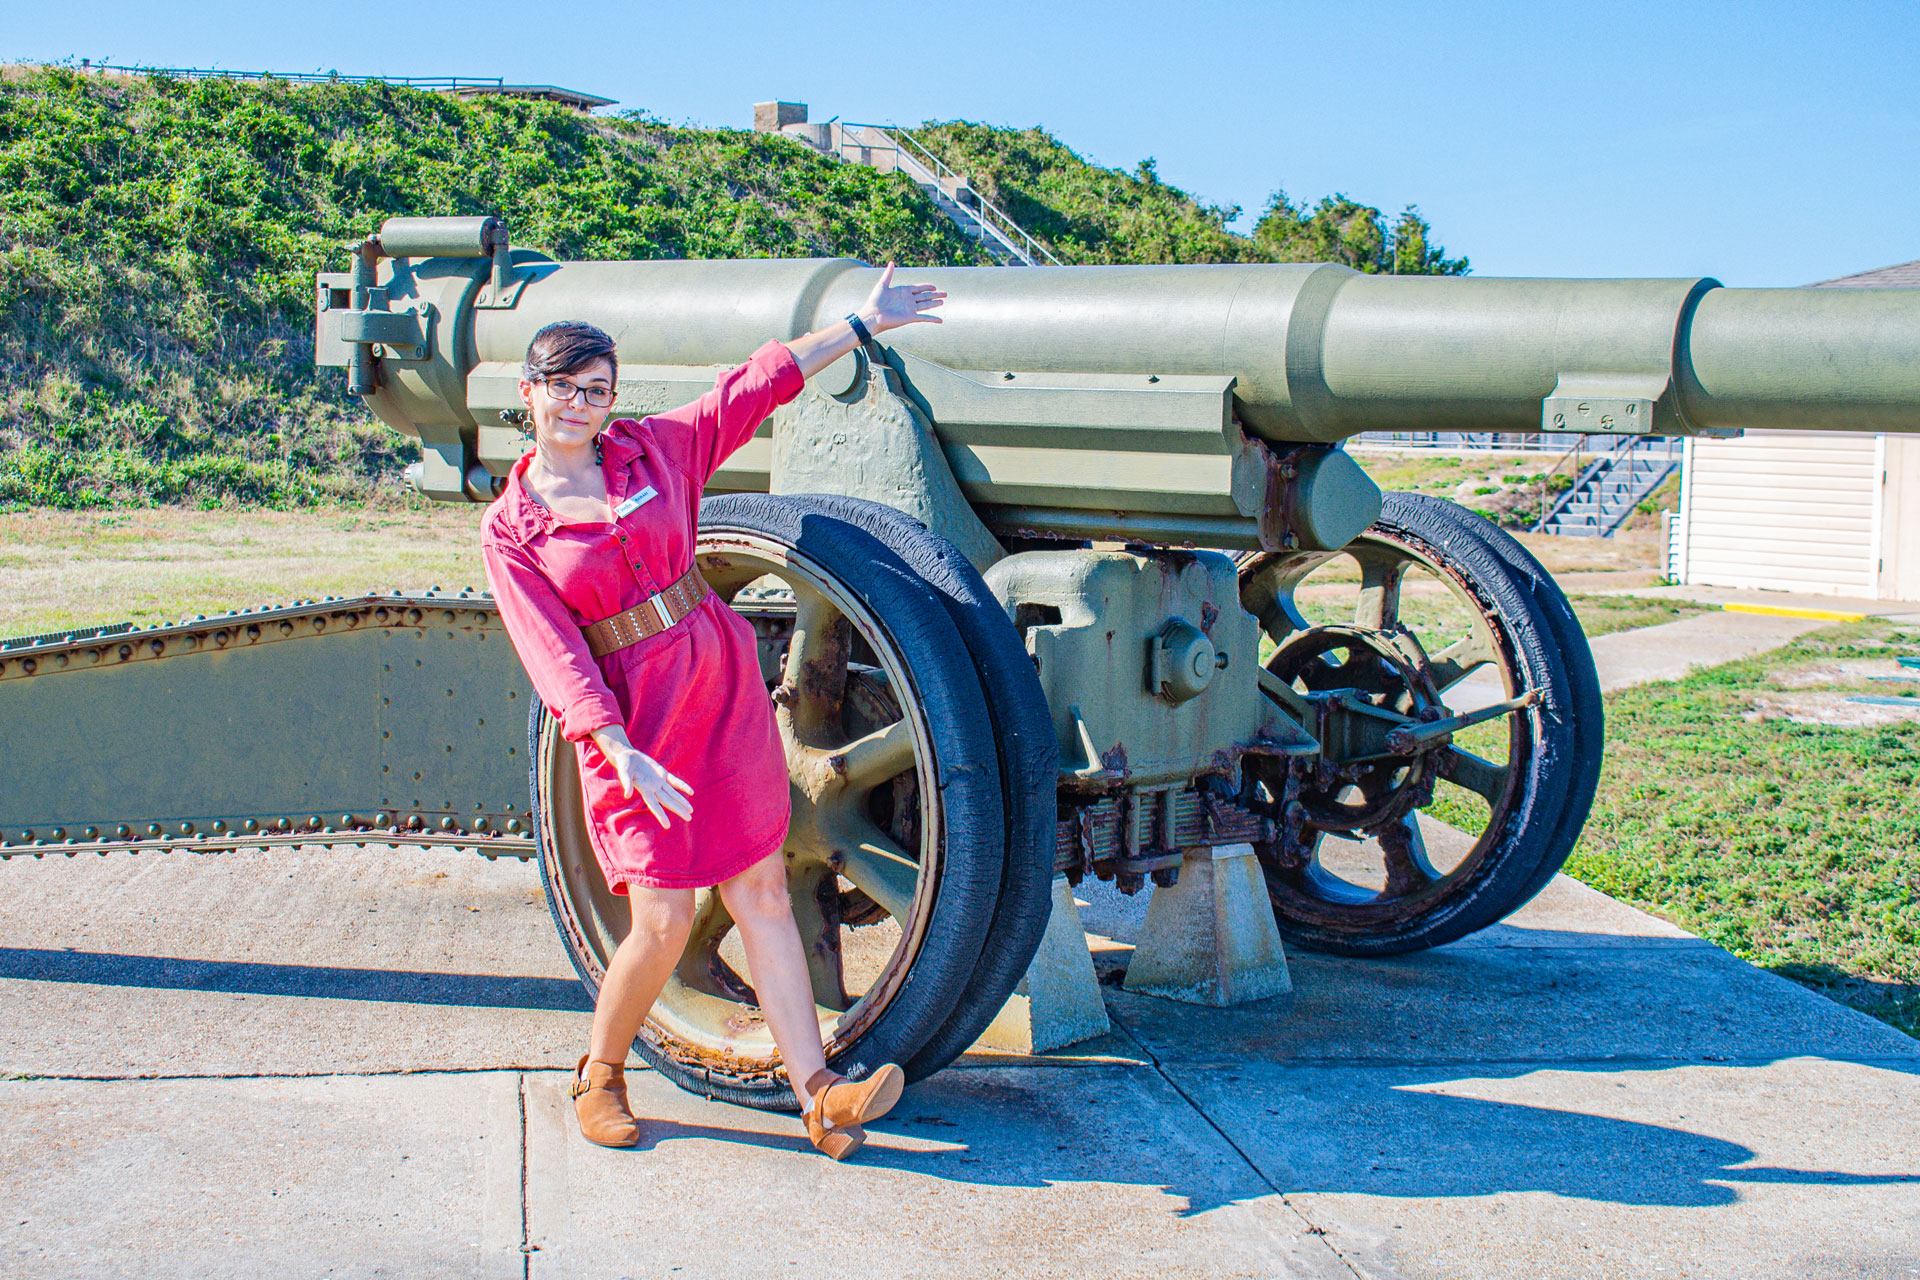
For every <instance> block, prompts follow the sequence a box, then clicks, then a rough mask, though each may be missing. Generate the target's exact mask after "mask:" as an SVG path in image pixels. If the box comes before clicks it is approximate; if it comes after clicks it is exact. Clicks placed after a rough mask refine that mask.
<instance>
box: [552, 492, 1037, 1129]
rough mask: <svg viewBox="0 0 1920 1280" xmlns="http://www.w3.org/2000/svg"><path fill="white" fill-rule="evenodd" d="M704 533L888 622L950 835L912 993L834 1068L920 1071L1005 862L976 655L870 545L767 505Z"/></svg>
mask: <svg viewBox="0 0 1920 1280" xmlns="http://www.w3.org/2000/svg"><path fill="white" fill-rule="evenodd" d="M700 528H701V531H702V532H703V533H704V532H707V531H709V530H732V531H737V532H740V533H745V534H750V535H756V536H759V537H763V538H767V539H769V540H772V541H775V542H777V543H780V544H782V545H785V546H789V547H794V548H797V549H799V550H801V551H803V552H804V553H805V554H807V555H808V556H809V557H811V558H812V559H813V560H815V561H816V562H818V563H819V564H821V565H822V566H824V567H826V568H827V569H829V570H830V571H831V573H832V574H833V576H834V578H835V579H836V580H837V583H838V585H839V586H840V587H841V588H842V589H843V590H845V591H846V592H847V593H848V594H849V595H851V596H853V597H854V598H855V599H857V600H858V601H859V602H860V603H861V605H862V606H864V607H865V608H866V609H867V610H868V611H869V612H870V613H871V614H872V615H873V616H874V617H875V618H877V619H879V620H880V626H881V628H882V629H883V630H884V631H885V633H886V636H885V638H886V640H887V642H888V643H889V645H890V646H891V647H892V648H893V649H894V650H895V651H896V652H897V653H898V654H899V655H900V656H901V658H902V660H903V662H904V665H905V666H906V668H907V671H908V676H909V679H910V681H911V683H912V685H913V688H912V690H911V694H912V696H913V697H914V698H915V699H916V700H917V701H918V702H919V704H920V705H921V706H922V707H924V708H925V711H926V722H927V726H928V730H929V733H930V735H931V738H932V742H931V746H932V749H933V772H934V776H935V779H936V785H937V786H938V788H939V791H940V795H941V804H942V809H943V812H944V815H945V823H946V832H947V835H946V840H945V845H944V854H943V859H942V866H941V876H940V883H939V886H938V890H937V892H936V893H935V895H934V897H933V902H932V905H931V907H930V909H929V916H928V920H927V923H926V927H925V929H924V932H923V933H922V936H921V942H920V945H919V949H918V951H917V952H916V953H915V956H914V958H913V960H912V962H911V965H910V967H909V969H908V972H907V974H906V976H905V979H904V981H903V982H902V983H901V985H900V987H899V989H898V990H897V991H896V992H895V994H894V995H893V997H892V999H891V1000H890V1002H889V1003H888V1005H887V1007H886V1008H885V1009H884V1010H882V1011H881V1012H880V1013H879V1015H878V1016H877V1017H875V1018H874V1020H873V1021H872V1023H870V1024H869V1025H868V1026H867V1027H866V1029H865V1030H864V1031H863V1032H862V1033H861V1034H860V1035H859V1036H858V1037H857V1038H856V1039H855V1040H853V1041H852V1042H851V1043H850V1044H848V1045H846V1046H845V1047H844V1048H843V1049H841V1050H840V1051H839V1052H838V1053H836V1054H835V1055H834V1056H833V1058H832V1059H831V1065H832V1066H833V1067H834V1068H835V1069H836V1070H838V1071H841V1072H843V1073H845V1074H846V1075H848V1076H851V1077H854V1078H856V1079H858V1078H862V1077H865V1076H866V1075H868V1074H870V1073H871V1072H872V1071H874V1070H875V1069H876V1068H878V1067H880V1066H881V1065H882V1064H885V1063H904V1062H907V1061H909V1060H910V1059H912V1058H913V1056H914V1055H915V1054H916V1053H917V1052H918V1051H919V1050H920V1048H921V1047H922V1046H923V1045H924V1044H926V1043H927V1041H928V1040H929V1039H931V1038H932V1036H933V1035H934V1034H935V1033H936V1032H937V1031H939V1029H940V1028H941V1027H942V1026H943V1025H944V1024H945V1023H946V1022H947V1020H948V1019H949V1018H950V1017H951V1016H952V1013H953V1010H954V1008H955V1007H956V1006H957V1005H958V1003H959V1001H960V999H961V997H962V996H963V994H964V993H965V990H966V986H967V983H968V981H969V980H970V979H971V977H972V976H973V969H974V965H975V960H976V958H977V956H978V954H979V951H980V948H981V946H982V944H983V942H984V940H985V938H986V936H987V931H988V928H989V925H990V922H991V920H992V918H993V911H994V906H995V903H996V901H997V899H998V895H999V889H1000V880H1001V876H1002V870H1003V867H1004V864H1005V861H1006V858H1005V829H1006V824H1005V817H1004V813H1003V809H1002V804H1001V798H1000V780H999V776H998V774H999V771H998V769H997V768H991V767H983V764H982V762H983V761H994V760H995V759H996V756H995V751H994V740H993V727H992V722H991V720H990V718H989V716H988V713H987V710H986V698H985V696H984V695H983V694H982V692H981V689H980V681H979V678H978V677H977V676H976V675H975V674H974V669H973V663H972V660H971V657H970V655H969V654H968V652H967V649H966V646H965V644H964V642H963V641H962V640H961V638H960V636H959V634H958V633H957V632H956V630H955V629H954V626H953V622H952V620H951V619H950V618H949V616H948V614H947V610H946V609H945V607H944V606H943V605H942V603H941V601H940V600H939V598H938V597H937V596H936V594H935V593H934V592H933V591H932V590H930V589H929V588H928V587H927V585H926V584H925V583H923V582H921V581H920V579H919V577H918V575H917V574H915V573H914V572H913V571H912V570H911V569H909V568H908V567H907V566H906V565H905V564H904V563H902V562H901V560H900V558H899V557H898V556H896V555H894V554H893V553H892V552H891V551H889V550H888V549H887V548H886V546H885V545H884V544H882V543H881V542H880V541H879V540H877V539H876V538H874V537H873V536H872V535H871V534H868V533H866V532H864V531H862V530H860V529H858V528H855V527H854V526H853V525H851V524H849V523H847V522H846V521H844V520H841V519H837V518H834V517H831V516H829V515H827V514H825V513H823V512H819V511H811V510H806V509H804V508H802V507H801V506H800V505H799V504H796V503H792V502H789V501H788V500H786V499H784V498H779V497H772V496H769V495H765V494H728V495H725V496H722V497H715V498H707V499H705V500H703V501H702V502H701V504H700ZM541 730H542V726H541V724H540V709H539V708H538V707H537V705H536V709H535V712H534V717H533V720H532V722H531V725H530V735H531V737H532V740H533V742H534V744H535V750H534V752H533V754H534V757H535V763H534V765H533V769H534V771H535V776H534V782H535V786H534V787H533V802H534V805H535V812H534V814H533V818H534V828H535V831H536V833H538V839H539V840H540V841H541V843H542V846H543V848H542V857H541V880H542V885H543V887H544V888H545V889H546V891H547V900H548V906H549V909H550V910H551V911H552V913H553V915H554V921H555V924H556V926H557V927H558V928H559V929H560V933H561V938H562V941H563V944H566V943H567V939H568V937H569V930H568V929H567V928H566V925H565V922H564V921H563V919H562V916H561V907H560V905H559V895H558V894H557V891H556V886H555V885H554V883H553V881H552V877H551V874H550V872H549V869H548V868H549V863H550V862H551V861H552V860H553V859H552V858H550V857H548V856H547V850H546V848H545V847H544V846H545V845H546V841H547V823H546V821H545V817H544V815H543V814H542V813H540V812H539V810H538V806H539V793H540V789H539V786H538V777H537V770H538V758H539V751H538V741H539V735H540V732H541ZM567 950H568V953H569V958H570V959H572V961H573V964H574V969H575V971H576V972H577V973H579V975H580V978H581V981H582V982H583V983H584V984H585V985H586V986H587V989H588V992H589V994H590V995H591V996H593V997H595V998H596V999H597V998H598V994H599V993H598V988H597V984H596V982H595V981H594V978H593V976H592V973H591V970H590V968H589V967H588V966H587V964H586V963H585V959H584V957H582V956H581V955H579V954H577V953H576V952H575V950H574V948H573V946H572V945H570V944H569V945H567ZM634 1048H635V1051H636V1052H638V1053H639V1054H640V1056H641V1057H642V1058H644V1059H645V1060H646V1061H647V1062H648V1063H649V1064H650V1065H651V1066H653V1067H654V1068H655V1069H657V1070H658V1071H660V1073H661V1074H662V1075H664V1076H666V1077H667V1078H668V1079H670V1080H672V1081H673V1082H674V1083H675V1084H678V1085H679V1086H680V1087H682V1088H684V1089H687V1090H689V1091H690V1092H694V1093H699V1094H701V1095H703V1096H706V1097H712V1098H719V1099H722V1100H724V1101H727V1102H733V1103H737V1104H740V1105H743V1106H750V1107H759V1108H763V1109H766V1110H778V1111H791V1110H794V1109H795V1103H794V1100H793V1095H792V1092H791V1090H790V1089H789V1088H788V1087H787V1086H786V1085H785V1084H784V1083H782V1082H780V1081H778V1080H774V1079H771V1078H769V1079H767V1080H765V1081H763V1082H756V1083H753V1084H747V1083H744V1082H741V1081H737V1080H732V1079H729V1078H727V1077H726V1076H724V1075H721V1074H716V1073H714V1072H712V1071H709V1070H707V1069H704V1068H700V1067H694V1066H690V1065H688V1064H686V1063H683V1062H681V1061H679V1060H678V1059H675V1058H673V1057H671V1056H669V1055H667V1054H665V1053H663V1052H661V1051H659V1050H658V1049H656V1048H655V1047H654V1046H653V1045H652V1044H650V1043H649V1042H648V1040H647V1038H646V1035H645V1034H644V1033H643V1034H642V1035H641V1037H640V1038H639V1039H637V1040H635V1042H634Z"/></svg>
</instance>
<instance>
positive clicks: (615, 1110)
mask: <svg viewBox="0 0 1920 1280" xmlns="http://www.w3.org/2000/svg"><path fill="white" fill-rule="evenodd" d="M567 1093H568V1095H569V1096H570V1097H571V1098H572V1099H573V1114H574V1118H575V1119H577V1120H578V1121H579V1122H580V1136H581V1137H583V1138H585V1139H586V1140H587V1141H588V1142H597V1143H599V1144H600V1145H601V1146H603V1147H630V1146H632V1145H633V1144H634V1143H636V1142H638V1141H640V1122H639V1121H637V1120H635V1119H634V1118H633V1110H632V1109H631V1108H630V1107H628V1106H627V1073H626V1067H625V1066H624V1065H623V1064H621V1063H617V1062H589V1061H587V1055H586V1054H584V1053H583V1054H581V1055H580V1065H579V1066H577V1067H575V1068H574V1069H573V1087H572V1088H571V1089H569V1090H568V1091H567Z"/></svg>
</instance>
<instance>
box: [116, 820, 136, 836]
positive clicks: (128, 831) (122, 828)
mask: <svg viewBox="0 0 1920 1280" xmlns="http://www.w3.org/2000/svg"><path fill="white" fill-rule="evenodd" d="M113 834H115V835H116V836H119V837H120V838H121V839H122V840H125V839H126V838H127V837H128V836H131V835H132V834H133V828H132V827H129V826H128V825H127V824H126V823H124V822H123V823H121V824H120V825H119V826H117V827H115V828H114V829H113Z"/></svg>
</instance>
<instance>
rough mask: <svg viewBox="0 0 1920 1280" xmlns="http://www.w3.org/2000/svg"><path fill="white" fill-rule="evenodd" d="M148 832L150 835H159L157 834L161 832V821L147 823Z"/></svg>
mask: <svg viewBox="0 0 1920 1280" xmlns="http://www.w3.org/2000/svg"><path fill="white" fill-rule="evenodd" d="M147 834H148V835H150V836H157V835H159V834H160V824H159V823H157V822H149V823H148V824H147Z"/></svg>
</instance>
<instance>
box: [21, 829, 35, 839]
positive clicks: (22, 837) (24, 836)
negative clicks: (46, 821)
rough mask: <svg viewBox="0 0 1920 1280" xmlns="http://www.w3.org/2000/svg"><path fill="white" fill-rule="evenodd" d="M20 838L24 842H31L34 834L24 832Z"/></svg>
mask: <svg viewBox="0 0 1920 1280" xmlns="http://www.w3.org/2000/svg"><path fill="white" fill-rule="evenodd" d="M20 838H21V839H22V840H31V839H33V832H31V831H22V832H21V833H20Z"/></svg>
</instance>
